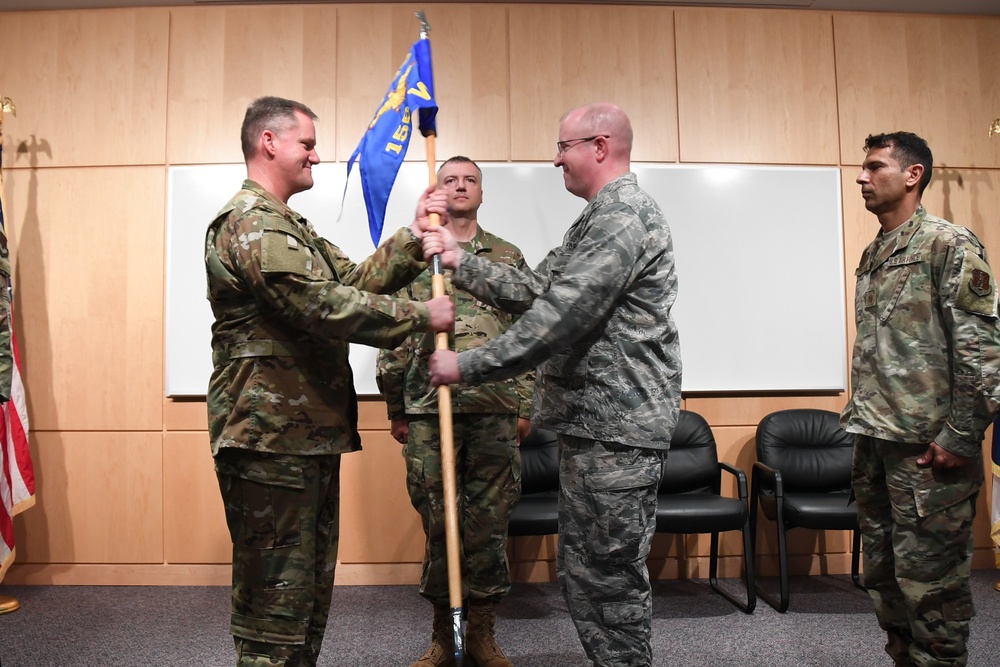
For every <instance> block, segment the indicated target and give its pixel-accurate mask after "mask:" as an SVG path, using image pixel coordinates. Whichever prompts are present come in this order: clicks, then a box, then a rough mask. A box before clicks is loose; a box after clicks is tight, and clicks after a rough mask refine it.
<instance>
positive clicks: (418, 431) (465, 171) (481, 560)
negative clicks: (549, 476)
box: [378, 156, 534, 667]
mask: <svg viewBox="0 0 1000 667" xmlns="http://www.w3.org/2000/svg"><path fill="white" fill-rule="evenodd" d="M438 186H439V187H440V188H442V189H443V190H444V191H445V192H447V193H448V219H447V224H448V228H449V229H450V230H451V232H452V234H453V235H454V236H455V238H456V239H457V240H458V241H459V245H460V246H461V247H462V248H463V249H464V250H466V251H468V252H471V253H473V254H475V255H477V256H480V257H484V258H486V259H489V260H490V261H493V262H502V263H504V264H508V265H510V266H513V267H515V268H517V269H519V270H520V269H523V268H524V266H525V264H524V257H523V256H522V255H521V251H520V250H518V248H517V247H516V246H514V245H513V244H511V243H508V242H506V241H504V240H503V239H501V238H500V237H498V236H495V235H493V234H490V233H489V232H487V231H486V230H485V229H483V228H482V227H480V226H479V223H478V211H479V206H480V204H482V201H483V189H482V171H481V170H480V169H479V167H478V166H477V165H476V163H475V162H473V161H472V160H470V159H469V158H467V157H464V156H456V157H453V158H450V159H449V160H446V161H445V163H444V164H443V165H441V169H440V170H439V171H438ZM450 273H451V272H450V271H446V272H445V277H446V280H445V285H446V291H447V293H448V294H449V295H450V296H452V297H453V298H454V299H455V334H454V337H453V338H454V339H453V341H452V345H451V347H452V348H453V349H455V350H458V351H460V352H461V351H464V350H470V349H473V348H476V347H478V346H480V345H482V344H483V343H485V342H486V341H487V340H489V339H491V338H494V337H496V336H498V335H500V334H502V333H503V332H504V331H506V330H507V328H508V327H509V326H510V325H511V322H512V320H513V317H512V316H511V315H510V314H508V313H505V312H504V311H501V310H498V309H496V308H493V307H491V306H488V305H486V304H484V303H482V302H480V301H477V300H476V298H475V297H473V296H472V295H471V294H469V293H468V292H465V291H463V290H460V289H454V288H453V286H452V285H451V280H450ZM399 296H401V297H404V298H408V299H411V300H416V301H422V300H426V299H429V298H430V297H431V274H430V272H429V271H428V272H425V273H423V274H422V275H421V276H420V277H419V278H417V279H416V280H414V281H413V282H412V283H410V285H409V286H408V287H407V288H405V289H404V290H403V291H402V292H400V294H399ZM434 338H435V336H434V334H431V333H418V334H413V335H412V336H410V337H409V338H408V339H407V340H406V342H405V343H404V344H403V345H401V346H400V347H398V348H396V349H395V350H393V351H391V352H383V353H381V355H380V357H379V365H378V382H379V388H380V389H381V390H382V394H383V395H384V396H385V399H386V403H387V406H388V410H389V419H390V420H391V423H392V435H393V437H394V438H396V440H398V441H399V442H401V443H403V445H404V447H403V456H404V457H405V459H406V470H407V479H406V485H407V489H408V491H409V494H410V500H411V501H412V503H413V507H414V508H415V509H416V510H417V511H418V512H419V513H420V516H421V519H422V520H423V526H424V533H425V535H426V538H427V539H426V544H425V551H424V567H423V573H422V575H421V578H420V594H421V595H423V596H424V597H425V598H427V599H428V600H430V601H431V603H432V604H433V605H434V622H433V634H432V639H431V646H430V648H428V649H427V651H426V652H425V653H424V654H423V656H421V658H420V659H418V660H417V661H416V662H414V663H413V664H412V665H411V667H436V666H438V665H453V664H454V646H453V636H452V628H451V616H450V606H449V591H448V562H447V550H446V540H445V518H444V495H443V481H442V477H441V445H440V439H439V422H438V404H437V399H438V396H437V387H436V385H433V384H431V381H430V371H429V369H428V367H427V360H428V359H429V358H430V355H431V353H432V352H433V351H434ZM533 377H534V374H533V373H528V374H526V375H522V376H520V377H518V378H516V379H515V378H512V379H507V380H501V381H497V382H490V383H486V384H483V385H480V386H478V387H475V388H471V389H463V390H462V391H457V392H455V393H454V395H453V396H452V412H453V415H454V417H453V420H452V428H453V432H454V433H453V435H454V444H455V461H456V466H455V467H456V480H455V483H456V488H457V490H458V525H459V534H460V536H461V544H460V546H461V558H462V582H463V588H464V591H463V593H464V597H466V598H468V600H469V625H468V630H467V636H466V642H465V653H466V655H468V656H469V657H471V658H473V659H474V660H475V661H476V663H477V664H478V665H479V667H511V662H510V661H509V660H508V659H507V657H506V656H505V655H504V653H503V651H502V650H501V649H500V647H499V646H498V645H497V643H496V640H495V635H494V622H495V613H494V605H495V604H496V603H497V602H499V601H500V600H501V599H502V598H503V597H504V596H505V595H506V594H507V593H508V592H509V591H510V569H509V566H508V563H507V524H508V522H509V520H510V514H511V512H512V511H513V510H514V506H515V504H516V503H517V500H518V498H519V497H520V495H521V455H520V452H519V451H518V448H517V443H518V442H519V441H520V440H521V438H522V437H523V436H526V435H527V433H528V431H529V430H530V428H531V423H530V421H528V419H529V417H530V416H531V399H532V379H533Z"/></svg>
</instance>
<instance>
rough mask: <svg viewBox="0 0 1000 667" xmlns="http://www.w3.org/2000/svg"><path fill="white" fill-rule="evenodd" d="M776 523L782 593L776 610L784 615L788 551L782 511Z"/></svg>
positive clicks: (786, 593)
mask: <svg viewBox="0 0 1000 667" xmlns="http://www.w3.org/2000/svg"><path fill="white" fill-rule="evenodd" d="M775 523H776V525H777V529H778V574H779V578H780V584H779V586H780V591H781V603H780V604H779V605H778V606H777V607H776V609H777V610H778V613H781V614H784V613H785V612H786V611H788V550H787V545H786V544H785V522H784V521H782V517H781V511H780V509H779V511H778V513H777V521H776V522H775Z"/></svg>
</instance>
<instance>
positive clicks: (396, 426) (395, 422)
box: [389, 419, 410, 445]
mask: <svg viewBox="0 0 1000 667" xmlns="http://www.w3.org/2000/svg"><path fill="white" fill-rule="evenodd" d="M389 433H391V434H392V437H393V438H394V439H395V440H396V442H398V443H400V444H403V445H405V444H406V441H407V440H409V439H410V423H409V422H408V421H406V420H405V419H392V420H390V422H389Z"/></svg>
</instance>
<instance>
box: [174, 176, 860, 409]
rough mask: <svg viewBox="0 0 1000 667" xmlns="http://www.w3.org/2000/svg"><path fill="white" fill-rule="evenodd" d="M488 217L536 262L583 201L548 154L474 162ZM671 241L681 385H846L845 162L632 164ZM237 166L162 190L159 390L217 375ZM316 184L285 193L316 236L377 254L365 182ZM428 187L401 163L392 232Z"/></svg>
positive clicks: (366, 353)
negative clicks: (218, 230) (208, 235)
mask: <svg viewBox="0 0 1000 667" xmlns="http://www.w3.org/2000/svg"><path fill="white" fill-rule="evenodd" d="M480 166H481V167H482V170H483V191H484V200H483V206H482V208H481V209H480V211H479V222H480V224H481V225H483V226H484V227H485V228H486V229H488V230H490V231H491V232H494V233H496V234H498V235H500V236H502V237H504V238H506V239H507V240H509V241H511V242H513V243H515V244H517V245H518V246H519V247H520V248H521V250H522V252H523V253H524V255H525V257H526V259H527V262H528V264H530V265H531V266H535V265H536V264H537V263H538V262H540V261H541V260H542V259H543V258H544V257H545V254H546V253H547V252H548V251H549V250H550V249H551V248H553V247H555V246H557V245H559V244H560V243H561V242H562V236H563V234H564V233H565V231H566V229H568V228H569V226H570V225H571V224H572V223H573V221H574V220H575V219H576V218H577V216H578V215H579V214H580V212H581V211H582V210H583V208H584V206H585V205H586V202H584V201H583V200H582V199H579V198H578V197H574V196H573V195H571V194H569V193H568V192H566V190H565V188H564V187H563V179H562V171H561V170H560V169H557V168H555V167H553V166H552V165H551V164H550V163H481V164H480ZM632 168H633V171H635V172H636V174H637V175H638V179H639V185H640V186H642V187H643V188H644V189H645V190H646V191H647V192H649V193H650V194H651V195H652V196H653V197H654V198H655V199H656V200H657V202H659V204H660V206H661V207H662V208H663V211H664V213H665V215H666V217H667V221H668V222H669V224H670V228H671V231H672V232H673V236H674V254H675V258H676V262H677V274H678V277H679V293H678V297H677V303H676V305H675V306H674V317H675V319H676V321H677V328H678V330H679V331H680V340H681V357H682V360H683V364H684V377H683V386H682V389H683V391H685V392H724V393H731V392H772V391H823V392H825V391H839V390H843V389H845V388H846V385H847V377H846V376H847V359H846V355H847V342H846V336H847V326H846V321H845V317H846V309H845V301H844V299H845V295H844V257H843V234H842V231H841V228H842V219H843V215H842V211H841V198H840V170H839V169H837V168H835V167H760V166H729V165H658V164H633V165H632ZM245 175H246V168H245V167H244V165H241V164H240V165H199V166H180V167H171V168H170V170H169V179H168V181H169V183H168V189H169V193H168V204H167V206H168V209H167V218H168V228H167V313H166V369H165V371H166V372H165V379H166V395H167V396H204V395H205V392H206V390H207V387H208V379H209V376H210V375H211V371H212V355H211V325H212V321H213V318H212V311H211V308H210V307H209V304H208V301H207V299H206V297H205V293H206V288H205V267H204V253H203V245H204V240H205V230H206V228H207V226H208V223H209V222H210V221H211V220H212V218H213V217H214V216H215V214H216V212H217V211H218V210H219V209H220V208H221V207H222V206H223V205H224V204H225V203H226V202H227V201H228V200H229V199H230V197H232V195H233V194H234V193H235V192H236V191H237V190H238V189H239V187H240V185H241V183H242V182H243V179H244V178H245ZM313 175H314V179H315V185H314V187H313V188H312V189H311V190H309V191H307V192H303V193H300V194H297V195H295V196H293V197H292V198H291V200H290V201H289V205H290V206H291V207H292V208H294V209H295V210H296V211H298V212H300V213H302V214H303V215H305V216H306V217H307V218H308V219H309V220H310V221H312V223H313V225H314V226H315V227H316V229H317V231H318V232H319V234H320V235H322V236H324V237H326V238H327V239H329V240H330V241H332V242H333V243H335V244H337V245H338V246H340V247H341V248H342V249H343V250H344V251H345V252H346V253H347V255H348V256H349V257H351V258H352V259H353V260H354V261H360V260H362V259H364V258H365V257H367V256H368V255H370V254H371V253H372V251H373V250H374V247H373V245H372V242H371V238H370V237H369V233H368V223H367V217H366V215H365V207H364V201H363V199H362V196H361V185H360V179H359V177H358V174H357V173H356V170H355V172H354V173H352V174H351V179H350V184H349V187H348V188H347V196H346V199H345V200H344V206H343V215H342V216H341V218H340V220H339V221H338V219H337V217H338V214H339V213H340V210H341V197H342V195H343V193H344V183H345V179H346V167H345V165H344V164H343V163H330V164H320V165H317V166H316V167H315V168H314V169H313ZM426 184H427V167H426V165H425V164H424V163H416V162H413V163H404V164H403V166H402V168H401V169H400V172H399V176H398V177H397V179H396V184H395V186H394V188H393V191H392V197H391V199H390V200H389V206H388V209H387V213H386V225H385V230H384V232H383V238H387V237H388V236H389V235H390V234H391V233H392V232H393V231H395V229H397V228H398V227H401V226H403V225H406V224H409V223H410V221H411V220H412V218H413V212H414V209H415V206H416V201H417V198H418V196H419V194H420V192H421V191H422V190H423V189H424V188H425V187H426ZM376 353H377V352H376V350H375V349H374V348H369V347H366V346H363V345H352V346H351V366H352V368H353V370H354V382H355V386H356V388H357V391H358V394H360V395H377V394H378V388H377V385H376V383H375V358H376Z"/></svg>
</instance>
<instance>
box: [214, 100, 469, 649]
mask: <svg viewBox="0 0 1000 667" xmlns="http://www.w3.org/2000/svg"><path fill="white" fill-rule="evenodd" d="M315 118H316V114H314V113H313V112H312V111H311V110H310V109H309V108H308V107H307V106H305V105H304V104H302V103H300V102H294V101H292V100H285V99H281V98H278V97H262V98H260V99H257V100H255V101H254V102H253V103H251V104H250V106H249V107H248V108H247V111H246V116H245V118H244V121H243V127H242V131H241V137H242V144H243V153H244V157H245V158H246V165H247V180H246V181H244V182H243V188H242V189H241V190H240V191H239V192H238V193H236V195H235V196H234V197H233V198H232V199H231V200H230V202H229V203H228V204H226V205H225V206H224V207H223V208H222V210H221V211H220V212H219V213H218V215H217V216H216V218H215V220H213V221H212V222H211V224H210V225H209V226H208V232H207V234H206V241H205V266H206V270H207V274H208V299H209V301H210V302H211V304H212V311H213V313H214V314H215V323H214V324H213V325H212V359H213V365H214V370H213V371H212V377H211V380H210V383H209V387H208V418H209V419H208V421H209V425H208V430H209V436H210V438H211V444H212V454H213V456H214V457H215V468H216V473H217V476H218V479H219V487H220V490H221V492H222V499H223V503H224V505H225V510H226V523H227V524H228V526H229V532H230V535H231V537H232V541H233V597H232V616H231V623H230V632H231V633H232V634H233V637H234V641H235V644H236V653H237V664H238V665H241V666H244V667H249V666H254V667H256V666H263V665H288V666H289V667H290V666H292V665H295V666H296V667H299V666H301V665H315V664H316V660H317V657H318V656H319V651H320V647H321V646H322V643H323V633H324V631H325V629H326V621H327V615H328V613H329V610H330V597H331V593H332V590H333V580H334V571H335V568H336V564H337V546H338V536H339V526H338V522H339V512H340V455H341V454H343V453H345V452H351V451H355V450H358V449H360V448H361V439H360V436H359V434H358V428H357V418H358V405H357V396H356V395H355V393H354V381H353V378H352V377H351V367H350V365H349V364H348V360H347V352H348V343H349V342H357V343H364V344H366V345H375V346H382V347H392V346H395V345H397V344H398V343H399V342H400V341H401V340H403V339H404V338H405V337H406V336H408V335H410V333H412V332H414V331H425V330H428V329H432V330H434V331H447V330H449V329H450V328H451V325H452V322H453V320H454V308H453V307H452V305H451V301H450V300H449V299H448V298H447V297H440V298H437V299H433V300H431V301H428V302H427V303H426V304H424V303H416V302H411V301H405V300H400V299H396V298H393V297H390V296H383V295H382V293H389V292H393V291H395V290H397V289H399V288H400V287H402V286H403V285H405V284H406V283H407V282H409V281H410V280H411V279H413V278H414V277H415V276H417V275H418V274H419V273H420V272H421V271H423V270H424V268H426V264H424V263H423V262H422V261H421V259H422V258H421V248H420V240H419V239H420V237H421V236H422V234H423V231H424V230H425V229H426V228H427V227H428V226H429V222H428V220H427V218H426V215H427V212H428V211H430V212H437V213H444V212H445V211H446V208H445V206H444V204H445V201H446V199H445V196H444V194H443V193H431V191H430V189H428V191H427V192H425V193H424V195H423V196H422V197H421V201H420V203H419V204H418V206H417V217H416V219H415V220H414V222H413V224H412V225H411V226H410V227H409V228H404V229H401V230H400V231H399V232H397V233H396V234H395V235H394V236H393V237H392V238H391V239H389V240H388V241H387V242H386V243H384V244H383V245H382V246H380V247H379V249H378V250H377V251H376V252H375V254H374V255H372V257H370V258H369V259H367V260H365V261H364V262H362V263H361V264H354V263H353V262H351V260H350V259H348V258H347V257H346V256H344V254H343V253H342V252H341V251H340V250H339V249H338V248H337V246H335V245H333V244H332V243H330V242H328V241H326V240H325V239H322V238H320V237H318V236H317V235H316V233H315V231H314V230H313V228H312V225H311V224H309V221H308V220H306V219H305V218H303V217H302V216H301V215H299V214H298V213H296V212H295V211H294V210H292V209H291V208H289V207H288V198H289V197H291V196H292V195H294V194H296V193H298V192H302V191H304V190H308V189H309V188H311V187H312V185H313V177H312V167H313V166H314V165H316V164H319V156H318V155H317V153H316V128H315V125H314V123H313V120H314V119H315ZM334 662H337V661H336V660H334Z"/></svg>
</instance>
